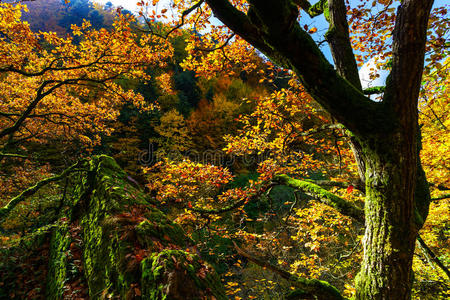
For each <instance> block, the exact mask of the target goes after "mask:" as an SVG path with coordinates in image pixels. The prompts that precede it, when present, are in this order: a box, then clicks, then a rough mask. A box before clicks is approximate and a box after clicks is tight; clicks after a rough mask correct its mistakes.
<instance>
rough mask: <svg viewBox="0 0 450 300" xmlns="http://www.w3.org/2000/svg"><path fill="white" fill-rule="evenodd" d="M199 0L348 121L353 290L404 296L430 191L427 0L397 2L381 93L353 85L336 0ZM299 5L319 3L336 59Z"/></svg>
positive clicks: (341, 5)
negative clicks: (355, 184)
mask: <svg viewBox="0 0 450 300" xmlns="http://www.w3.org/2000/svg"><path fill="white" fill-rule="evenodd" d="M206 2H207V3H208V5H209V6H210V7H211V9H212V10H213V12H214V14H215V16H216V17H217V18H219V19H220V20H221V21H222V22H223V23H224V24H225V25H227V26H228V27H229V28H230V29H231V30H233V31H234V32H235V33H237V34H238V35H240V36H241V37H242V38H244V39H245V40H247V41H248V42H249V43H250V44H252V45H253V46H255V47H256V48H258V49H259V50H260V51H261V52H263V53H264V54H265V55H266V56H267V57H269V58H270V59H271V60H272V61H274V62H275V63H277V64H279V65H280V66H282V67H284V68H287V69H291V70H293V71H294V72H295V73H296V74H297V75H298V78H299V79H300V81H301V82H302V84H303V85H304V87H305V88H306V90H307V91H308V92H309V93H310V94H311V95H312V96H313V97H314V99H315V100H316V101H317V102H319V103H320V104H321V105H322V107H323V108H325V109H326V110H327V111H328V112H329V113H330V115H331V116H332V117H333V118H334V119H335V120H337V121H338V122H340V123H342V124H343V125H344V126H345V127H346V128H347V129H348V134H349V135H350V136H351V140H352V144H353V145H352V148H353V149H354V151H355V159H356V160H357V162H358V167H359V169H360V170H359V171H360V175H361V177H362V178H361V179H362V181H364V182H365V185H366V195H367V196H366V203H365V220H366V231H365V236H364V240H363V245H364V258H363V262H362V267H361V271H360V273H359V275H358V277H357V282H356V289H357V295H356V298H357V299H409V298H410V296H411V286H412V270H411V266H412V258H413V252H414V245H415V240H416V236H417V231H418V228H419V227H420V226H421V224H423V221H424V218H425V217H426V215H427V207H428V203H426V202H427V200H429V193H428V195H427V191H428V188H427V182H426V178H425V176H423V175H424V174H423V170H422V168H421V166H420V161H419V156H418V151H417V149H418V145H417V144H418V138H417V137H418V136H419V135H418V125H417V124H418V117H417V115H418V111H417V102H418V95H419V90H420V84H421V76H422V70H423V64H424V53H425V42H426V32H427V24H428V18H429V13H430V10H431V7H432V4H433V0H404V1H402V3H401V5H400V6H399V7H398V11H397V16H396V24H395V29H394V32H393V54H392V70H391V73H390V75H389V77H388V80H387V85H386V87H385V89H384V96H383V100H382V101H380V102H374V101H371V100H370V99H369V98H367V97H366V96H365V95H364V93H363V91H362V90H361V84H360V82H359V76H358V70H357V68H356V63H355V58H354V55H353V53H352V48H351V44H350V40H349V33H348V23H347V20H346V13H347V11H346V7H345V2H344V0H328V5H324V3H325V2H326V1H324V0H321V1H320V5H316V6H315V10H314V13H313V14H312V13H311V8H312V6H311V4H310V3H309V2H308V1H307V0H295V1H292V0H267V1H258V0H249V1H248V2H249V9H248V12H247V13H244V12H241V11H239V10H238V9H236V8H235V7H234V6H233V5H232V4H231V3H230V2H229V1H228V0H206ZM299 7H300V8H302V9H303V10H305V11H306V12H308V13H309V14H310V15H311V16H312V17H313V16H315V15H318V14H320V12H323V13H324V14H325V17H326V18H327V20H328V21H329V22H330V29H329V31H328V33H327V34H326V35H325V38H326V39H327V41H328V43H329V45H330V48H331V50H332V54H333V59H334V62H335V66H332V65H331V64H329V63H328V62H327V60H326V58H325V56H324V55H323V53H322V52H321V51H320V50H319V48H318V46H317V45H316V43H315V42H314V41H313V39H312V38H311V37H310V35H309V34H308V33H307V32H305V31H304V30H303V29H302V28H301V26H300V25H299V23H298V21H297V17H298V14H299ZM317 10H321V11H317ZM416 187H417V189H416ZM419 196H422V197H424V199H425V201H422V203H420V205H419V203H418V205H417V208H418V209H419V208H420V209H421V210H420V211H419V215H420V217H421V218H420V217H419V218H415V207H416V204H415V200H420V199H418V197H419ZM417 219H421V220H420V221H419V222H415V221H416V220H417Z"/></svg>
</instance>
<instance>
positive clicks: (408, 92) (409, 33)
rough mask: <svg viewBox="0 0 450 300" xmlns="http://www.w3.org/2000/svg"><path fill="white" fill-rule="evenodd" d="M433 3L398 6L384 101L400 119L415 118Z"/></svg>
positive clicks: (411, 0)
mask: <svg viewBox="0 0 450 300" xmlns="http://www.w3.org/2000/svg"><path fill="white" fill-rule="evenodd" d="M433 2H434V0H404V1H402V3H401V5H400V6H399V7H398V12H397V17H396V21H395V27H394V31H393V44H392V71H391V73H390V75H389V77H388V80H387V82H386V91H385V94H384V101H386V103H389V104H392V109H393V111H394V112H395V113H396V115H397V116H398V117H400V118H402V119H406V118H408V119H409V118H411V117H415V116H416V115H417V99H418V96H419V90H420V84H421V79H422V71H423V65H424V57H425V44H426V40H427V27H428V26H427V25H428V19H429V15H430V11H431V7H432V5H433ZM407 122H408V121H407ZM409 123H411V122H409ZM403 130H406V128H403Z"/></svg>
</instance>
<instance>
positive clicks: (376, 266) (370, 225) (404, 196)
mask: <svg viewBox="0 0 450 300" xmlns="http://www.w3.org/2000/svg"><path fill="white" fill-rule="evenodd" d="M413 137H414V132H412V133H410V132H401V131H400V130H399V131H398V132H397V133H395V134H392V135H390V136H389V137H384V138H383V137H380V136H378V137H376V138H374V139H373V140H372V144H371V143H370V142H366V143H365V148H364V154H365V160H366V161H365V163H366V173H365V179H366V202H365V217H366V231H365V235H364V239H363V247H364V258H363V262H362V267H361V270H360V273H359V274H358V276H357V278H356V290H357V295H356V298H357V299H396V300H397V299H398V300H400V299H410V297H411V286H412V276H413V273H412V268H411V266H412V259H413V254H414V246H415V240H416V237H417V226H416V223H415V218H414V208H415V206H414V190H415V182H416V160H417V152H416V151H415V149H416V145H415V139H414V138H413Z"/></svg>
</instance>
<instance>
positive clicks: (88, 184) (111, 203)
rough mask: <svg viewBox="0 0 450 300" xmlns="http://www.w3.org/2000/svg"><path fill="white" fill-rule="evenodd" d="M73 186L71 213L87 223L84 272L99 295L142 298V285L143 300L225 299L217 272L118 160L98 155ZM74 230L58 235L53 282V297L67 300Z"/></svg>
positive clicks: (91, 291) (53, 255)
mask: <svg viewBox="0 0 450 300" xmlns="http://www.w3.org/2000/svg"><path fill="white" fill-rule="evenodd" d="M74 190H76V191H77V192H76V193H77V195H79V197H78V198H77V199H75V201H74V202H75V203H76V204H75V205H74V206H73V209H72V212H70V213H69V215H72V218H71V221H72V222H74V221H75V220H76V219H78V220H79V221H80V225H81V227H82V237H83V243H82V253H83V266H84V274H83V276H84V278H86V281H87V285H88V289H89V295H90V297H91V298H92V299H100V298H108V297H113V296H114V297H120V298H121V299H129V298H136V297H138V296H137V294H136V292H135V289H136V288H138V289H140V291H141V293H142V297H141V298H143V299H165V298H170V295H172V294H179V295H182V294H183V293H184V292H186V293H187V294H186V295H187V296H186V297H184V296H182V297H183V298H184V299H197V298H198V299H204V298H213V297H215V298H216V299H226V297H225V293H224V290H223V287H222V285H221V282H220V279H219V278H218V276H217V275H216V273H215V272H214V270H212V268H211V267H209V266H207V265H206V264H204V263H203V262H202V261H201V260H200V259H199V258H198V257H197V256H196V255H192V254H189V253H187V252H185V251H183V250H181V249H186V247H188V246H189V244H191V240H190V239H189V238H187V237H186V236H185V235H184V232H183V230H182V228H181V227H180V226H178V225H176V224H174V223H172V222H171V221H169V220H168V219H167V218H166V216H165V215H164V214H163V213H162V212H161V211H159V210H157V209H155V208H153V207H151V206H150V205H144V204H147V203H148V202H147V200H146V196H145V194H144V193H143V192H142V191H140V190H139V189H137V188H136V187H135V186H134V185H133V184H132V183H131V182H130V181H129V180H128V178H127V175H126V173H125V172H124V171H123V170H121V169H120V167H119V166H118V165H117V164H116V163H115V161H114V160H113V159H112V158H110V157H107V156H96V157H94V158H93V159H92V160H91V161H90V162H89V171H87V174H86V176H84V178H82V180H81V182H80V183H79V186H77V187H76V188H74ZM136 211H139V213H136ZM68 232H69V231H68V226H67V225H62V226H60V227H59V228H58V229H57V230H55V232H54V233H53V237H52V242H51V257H50V268H51V272H50V273H49V276H48V284H47V286H48V297H50V299H59V298H61V295H62V293H63V287H64V283H65V282H66V280H67V278H68V274H67V269H68V266H67V258H66V252H67V249H68V247H69V245H70V237H69V234H68ZM138 251H140V252H139V253H140V254H137V252H138ZM143 255H144V257H142V256H143ZM145 255H148V257H147V258H145ZM138 256H139V257H140V258H138ZM174 258H175V259H174ZM142 259H143V260H142ZM141 260H142V261H141ZM200 270H207V272H205V273H204V274H203V272H200ZM203 275H204V276H203ZM178 282H179V283H180V284H178ZM186 283H189V284H188V285H186ZM186 286H189V291H186ZM50 295H51V296H50ZM191 296H192V297H191ZM197 296H198V297H197ZM138 298H139V297H138Z"/></svg>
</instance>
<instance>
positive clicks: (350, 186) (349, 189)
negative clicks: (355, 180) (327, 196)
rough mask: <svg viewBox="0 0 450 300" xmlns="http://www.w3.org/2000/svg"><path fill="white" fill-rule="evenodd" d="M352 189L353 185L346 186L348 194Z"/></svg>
mask: <svg viewBox="0 0 450 300" xmlns="http://www.w3.org/2000/svg"><path fill="white" fill-rule="evenodd" d="M353 189H354V187H353V185H349V186H348V188H347V193H349V194H350V193H351V192H353Z"/></svg>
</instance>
